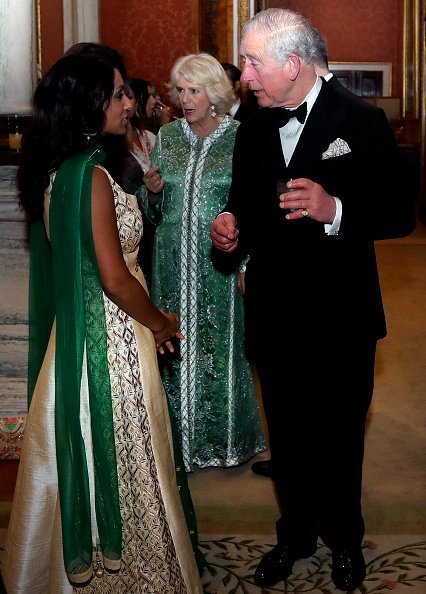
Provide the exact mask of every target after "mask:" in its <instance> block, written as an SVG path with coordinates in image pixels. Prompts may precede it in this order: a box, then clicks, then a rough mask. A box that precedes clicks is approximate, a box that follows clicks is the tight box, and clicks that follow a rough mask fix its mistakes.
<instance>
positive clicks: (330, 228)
mask: <svg viewBox="0 0 426 594" xmlns="http://www.w3.org/2000/svg"><path fill="white" fill-rule="evenodd" d="M333 198H334V200H335V202H336V214H335V215H334V220H333V222H332V223H331V225H330V224H329V223H326V224H325V225H324V231H325V233H326V235H338V234H339V230H340V223H341V220H342V201H341V200H340V198H336V196H333Z"/></svg>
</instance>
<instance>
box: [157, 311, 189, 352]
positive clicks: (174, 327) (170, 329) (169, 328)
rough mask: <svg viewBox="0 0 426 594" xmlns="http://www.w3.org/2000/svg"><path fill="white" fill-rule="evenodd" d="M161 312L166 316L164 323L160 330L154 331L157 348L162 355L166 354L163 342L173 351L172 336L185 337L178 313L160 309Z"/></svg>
mask: <svg viewBox="0 0 426 594" xmlns="http://www.w3.org/2000/svg"><path fill="white" fill-rule="evenodd" d="M160 311H161V313H162V314H163V316H164V324H163V327H162V328H161V329H160V330H157V331H154V330H153V331H152V333H153V334H154V338H155V343H156V345H157V350H158V352H159V353H161V354H162V355H163V354H164V347H163V344H164V345H165V346H166V347H167V348H168V350H169V351H170V352H171V353H173V352H174V348H173V344H172V343H171V342H170V338H179V340H182V338H183V337H184V336H183V334H182V332H181V331H180V330H179V319H178V316H177V314H175V313H171V312H166V311H163V310H162V309H160Z"/></svg>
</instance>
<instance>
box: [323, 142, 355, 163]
mask: <svg viewBox="0 0 426 594" xmlns="http://www.w3.org/2000/svg"><path fill="white" fill-rule="evenodd" d="M350 152H351V149H350V148H349V145H348V143H347V142H345V141H344V140H342V139H341V138H336V140H333V142H332V143H331V144H330V146H329V147H328V149H327V150H326V151H325V152H324V153H323V154H322V155H321V159H322V160H324V159H333V157H341V156H342V155H347V154H348V153H350Z"/></svg>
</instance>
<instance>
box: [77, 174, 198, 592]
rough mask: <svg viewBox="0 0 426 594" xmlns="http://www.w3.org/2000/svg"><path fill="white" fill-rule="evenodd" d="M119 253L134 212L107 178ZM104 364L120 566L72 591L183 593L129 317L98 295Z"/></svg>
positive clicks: (135, 225) (133, 245)
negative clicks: (103, 324) (117, 498)
mask: <svg viewBox="0 0 426 594" xmlns="http://www.w3.org/2000/svg"><path fill="white" fill-rule="evenodd" d="M112 189H113V192H114V202H115V209H116V214H117V225H118V232H119V237H120V243H121V247H122V249H123V253H124V254H126V253H133V252H134V251H135V249H137V247H138V244H139V240H140V237H141V234H142V221H141V216H140V212H139V211H138V210H137V209H135V208H134V207H133V205H132V204H131V202H130V199H129V195H128V194H126V193H125V192H123V191H122V190H121V188H120V187H118V186H117V185H116V184H114V182H112ZM104 305H105V317H106V326H107V342H108V367H109V373H110V382H111V398H112V406H113V415H114V430H115V447H116V457H117V470H118V481H119V495H120V510H121V519H122V527H123V550H122V557H121V568H120V571H119V572H118V573H116V574H114V573H107V572H104V574H103V576H102V577H94V578H93V580H92V582H91V583H90V584H89V585H88V586H86V587H84V588H77V589H75V592H79V593H81V594H92V593H96V594H127V593H129V592H132V593H133V592H134V593H140V594H142V593H143V594H170V593H171V592H173V593H176V594H187V588H186V586H185V583H184V581H183V578H182V575H181V571H180V567H179V564H178V561H177V558H176V551H175V547H174V544H173V539H172V537H171V534H170V530H169V526H168V523H167V519H166V511H165V508H164V502H163V499H162V494H161V489H160V486H159V483H158V476H157V469H156V466H155V460H154V454H153V451H152V444H151V432H150V426H149V419H148V415H147V411H146V406H145V403H144V394H143V389H142V382H141V373H140V365H139V355H138V348H137V343H136V337H135V332H134V327H133V320H132V319H131V318H130V317H129V316H128V315H127V314H126V313H125V312H123V311H122V310H121V309H119V308H118V307H117V305H115V304H114V303H113V302H112V301H110V300H109V299H108V298H107V297H106V296H104Z"/></svg>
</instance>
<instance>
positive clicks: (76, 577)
mask: <svg viewBox="0 0 426 594" xmlns="http://www.w3.org/2000/svg"><path fill="white" fill-rule="evenodd" d="M93 576H94V572H93V567H92V566H90V567H89V569H86V571H85V572H84V573H68V572H67V578H68V580H69V582H70V584H77V585H82V584H85V583H86V582H89V581H90V580H91V579H92V578H93Z"/></svg>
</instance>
